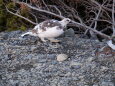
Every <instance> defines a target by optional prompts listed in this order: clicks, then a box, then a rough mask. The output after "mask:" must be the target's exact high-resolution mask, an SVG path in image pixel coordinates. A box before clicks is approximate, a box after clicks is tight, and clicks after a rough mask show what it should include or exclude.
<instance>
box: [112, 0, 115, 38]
mask: <svg viewBox="0 0 115 86" xmlns="http://www.w3.org/2000/svg"><path fill="white" fill-rule="evenodd" d="M114 6H115V0H113V5H112V22H113V24H112V29H113V35H112V36H115V25H114V24H115V16H114V10H115V7H114Z"/></svg>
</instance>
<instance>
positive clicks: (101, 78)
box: [0, 30, 115, 86]
mask: <svg viewBox="0 0 115 86" xmlns="http://www.w3.org/2000/svg"><path fill="white" fill-rule="evenodd" d="M71 31H72V30H71ZM22 33H24V32H22V31H13V32H1V33H0V86H115V54H113V55H112V56H111V55H109V57H107V55H103V54H101V53H99V55H98V56H96V54H95V53H96V51H97V50H98V49H99V50H100V49H101V48H103V47H104V46H107V45H106V44H105V43H103V42H99V41H97V40H91V39H85V38H84V39H83V38H80V37H78V35H73V34H74V33H73V32H71V34H72V35H71V34H69V36H68V35H65V36H62V37H59V38H57V39H60V40H62V41H61V43H50V42H47V43H42V42H41V41H40V40H39V38H37V37H33V36H25V37H24V38H23V39H22V38H20V36H21V34H22ZM67 33H68V32H67ZM70 35H71V36H70ZM113 52H115V51H113ZM62 53H63V54H66V55H68V56H69V58H68V59H66V60H65V61H63V62H58V61H57V60H56V56H57V55H58V54H62Z"/></svg>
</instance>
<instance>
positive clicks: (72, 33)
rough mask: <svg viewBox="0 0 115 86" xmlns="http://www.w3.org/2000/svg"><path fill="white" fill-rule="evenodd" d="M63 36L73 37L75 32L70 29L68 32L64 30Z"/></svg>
mask: <svg viewBox="0 0 115 86" xmlns="http://www.w3.org/2000/svg"><path fill="white" fill-rule="evenodd" d="M64 35H65V36H66V37H73V36H74V35H75V32H74V30H73V29H72V28H70V29H68V30H66V31H65V32H64Z"/></svg>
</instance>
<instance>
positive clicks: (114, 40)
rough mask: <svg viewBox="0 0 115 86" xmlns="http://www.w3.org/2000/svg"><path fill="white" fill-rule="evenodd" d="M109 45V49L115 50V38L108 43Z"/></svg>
mask: <svg viewBox="0 0 115 86" xmlns="http://www.w3.org/2000/svg"><path fill="white" fill-rule="evenodd" d="M107 44H108V45H109V47H111V48H112V49H113V50H115V37H112V40H109V41H107Z"/></svg>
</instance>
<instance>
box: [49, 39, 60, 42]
mask: <svg viewBox="0 0 115 86" xmlns="http://www.w3.org/2000/svg"><path fill="white" fill-rule="evenodd" d="M50 42H55V43H58V42H60V40H57V39H53V40H50Z"/></svg>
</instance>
